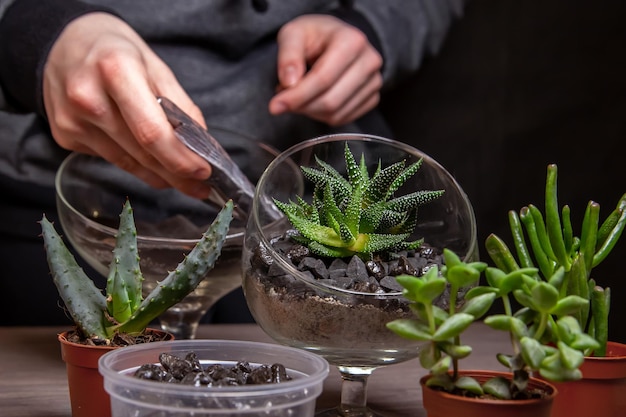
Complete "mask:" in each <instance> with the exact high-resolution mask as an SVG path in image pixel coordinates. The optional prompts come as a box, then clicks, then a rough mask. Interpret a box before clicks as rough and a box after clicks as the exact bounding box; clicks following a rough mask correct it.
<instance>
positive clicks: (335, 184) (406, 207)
mask: <svg viewBox="0 0 626 417" xmlns="http://www.w3.org/2000/svg"><path fill="white" fill-rule="evenodd" d="M344 154H345V155H344V156H345V162H346V169H347V178H346V177H344V176H343V175H342V174H340V173H339V172H338V171H337V170H336V169H335V168H333V167H332V166H330V165H329V164H328V163H326V162H324V161H322V160H321V159H319V158H317V156H316V162H317V164H318V166H319V168H310V167H301V169H302V173H303V175H304V177H305V178H306V179H308V180H309V181H311V182H312V183H313V184H314V191H313V201H312V202H311V203H308V202H306V201H305V200H304V199H302V198H301V197H298V198H297V200H296V201H289V202H281V201H278V200H276V199H274V202H275V204H276V206H277V207H278V208H279V209H280V210H281V211H282V212H283V213H285V215H286V216H287V218H288V219H289V221H290V222H291V223H292V224H293V226H294V227H295V228H296V229H297V230H298V231H299V232H300V235H297V236H293V238H294V239H295V240H298V241H299V242H300V243H302V244H304V245H306V246H308V248H309V249H310V250H311V252H312V253H314V254H317V255H319V256H325V257H331V258H341V257H347V256H352V255H355V254H357V255H359V256H360V257H362V258H364V259H369V258H371V256H372V254H373V253H376V252H382V251H387V250H399V249H416V248H417V247H419V246H420V245H421V244H422V242H423V240H422V239H419V240H416V241H410V242H409V241H407V239H408V238H409V237H410V235H411V233H412V232H413V230H414V229H415V226H416V225H417V210H418V207H420V206H422V205H424V204H426V203H428V202H430V201H432V200H434V199H436V198H439V197H440V196H441V195H442V194H443V193H444V190H432V191H431V190H424V191H417V192H413V193H410V194H406V195H402V196H398V197H395V193H396V191H398V189H399V188H400V187H401V186H402V185H403V184H404V183H405V182H406V181H407V180H408V179H409V178H410V177H411V176H413V175H414V174H415V173H416V172H417V171H418V170H419V168H420V166H421V165H422V159H420V160H418V161H417V162H415V163H413V164H411V165H409V166H407V165H406V161H404V160H403V161H399V162H396V163H395V164H392V165H390V166H388V167H384V168H383V167H382V166H381V165H380V163H379V164H378V166H377V168H376V170H375V172H373V173H372V174H371V176H370V173H369V172H368V170H367V166H366V163H365V158H364V156H363V155H362V156H361V159H360V161H359V163H357V161H356V159H355V157H354V155H353V154H352V152H351V150H350V148H349V146H348V144H347V142H346V145H345V152H344Z"/></svg>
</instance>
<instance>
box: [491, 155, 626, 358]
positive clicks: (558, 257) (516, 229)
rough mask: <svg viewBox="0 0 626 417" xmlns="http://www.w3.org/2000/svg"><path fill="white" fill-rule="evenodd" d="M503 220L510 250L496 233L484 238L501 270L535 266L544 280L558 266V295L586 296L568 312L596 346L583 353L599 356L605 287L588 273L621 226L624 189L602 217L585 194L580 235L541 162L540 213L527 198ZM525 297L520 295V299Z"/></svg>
mask: <svg viewBox="0 0 626 417" xmlns="http://www.w3.org/2000/svg"><path fill="white" fill-rule="evenodd" d="M509 225H510V229H511V234H512V238H513V241H514V247H515V254H516V255H514V254H513V252H512V251H511V250H510V249H509V247H508V246H507V245H506V243H505V242H504V241H503V240H502V239H501V238H499V237H498V236H496V235H494V234H492V235H490V236H489V237H488V238H487V242H486V248H487V252H488V254H489V256H490V257H491V259H492V260H493V261H494V262H495V264H496V265H497V266H498V267H500V268H501V269H503V270H504V271H506V272H511V271H515V270H518V269H520V268H528V267H536V268H537V273H536V274H535V278H536V279H538V280H544V281H546V280H548V279H549V277H551V276H553V274H554V273H555V272H556V271H559V270H562V271H563V274H564V277H563V281H564V284H563V285H562V286H561V288H560V290H559V292H560V295H561V296H563V295H577V296H580V297H582V298H584V299H586V300H588V305H587V306H585V307H583V308H581V309H580V310H579V311H578V312H577V313H576V314H574V315H573V317H574V318H575V319H576V320H577V322H578V325H579V326H580V327H581V328H582V329H583V330H584V331H585V332H586V333H588V334H589V335H591V336H592V337H594V338H595V339H596V340H597V341H598V342H599V344H600V346H599V347H598V348H596V349H594V350H593V351H591V350H588V351H587V352H585V353H586V354H587V355H590V354H593V355H595V356H605V354H606V343H607V340H608V320H609V310H610V298H611V289H610V288H608V287H606V288H605V287H602V286H601V285H599V284H598V283H597V282H596V280H595V278H594V277H592V270H593V268H595V267H596V266H598V265H599V264H600V263H601V262H602V261H603V260H604V259H606V257H607V256H608V254H609V253H610V252H611V251H612V249H613V248H614V246H615V244H616V242H617V241H618V239H619V238H620V236H621V234H622V232H623V231H624V227H626V194H624V195H622V197H621V198H620V199H619V201H618V203H617V206H616V207H615V209H614V210H613V211H612V212H611V213H610V214H609V215H608V216H607V217H606V218H605V220H604V221H602V222H600V205H599V204H598V203H597V202H595V201H593V200H590V201H589V202H588V204H587V207H586V210H585V213H584V217H583V221H582V225H581V227H580V230H579V233H580V235H575V231H574V230H573V226H572V222H571V213H570V207H569V206H567V205H565V206H563V207H562V208H561V209H559V204H558V198H557V166H556V164H551V165H548V168H547V175H546V186H545V211H544V213H542V212H541V211H540V209H539V208H538V207H536V206H534V205H532V204H530V205H527V206H525V207H522V209H521V210H520V211H519V214H518V213H516V212H515V211H510V212H509ZM526 239H528V242H529V243H530V246H529V245H528V244H527V243H526ZM516 256H517V257H516ZM530 301H531V300H526V299H525V300H522V302H523V303H525V304H528V303H529V302H530Z"/></svg>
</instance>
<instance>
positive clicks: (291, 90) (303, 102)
mask: <svg viewBox="0 0 626 417" xmlns="http://www.w3.org/2000/svg"><path fill="white" fill-rule="evenodd" d="M277 40H278V79H279V82H280V86H279V92H278V93H277V94H276V95H275V96H274V97H273V98H272V100H271V101H270V103H269V110H270V113H272V114H274V115H278V114H281V113H285V112H293V113H299V114H302V115H305V116H308V117H311V118H313V119H316V120H319V121H321V122H324V123H327V124H329V125H331V126H337V125H342V124H346V123H349V122H351V121H353V120H355V119H357V118H358V117H360V116H362V115H363V114H365V113H367V112H368V111H370V110H372V109H373V108H374V107H376V105H377V104H378V103H379V101H380V89H381V87H382V75H381V73H380V70H381V68H382V63H383V61H382V57H381V56H380V54H379V53H378V51H376V49H375V48H374V47H373V46H372V45H371V44H370V43H369V42H368V40H367V37H366V36H365V34H363V32H361V31H360V30H358V29H357V28H355V27H354V26H352V25H350V24H348V23H346V22H344V21H342V20H340V19H337V18H335V17H333V16H329V15H304V16H300V17H298V18H296V19H294V20H292V21H291V22H289V23H287V24H286V25H284V26H283V27H282V28H281V30H280V31H279V33H278V39H277ZM307 68H310V69H309V70H308V71H307Z"/></svg>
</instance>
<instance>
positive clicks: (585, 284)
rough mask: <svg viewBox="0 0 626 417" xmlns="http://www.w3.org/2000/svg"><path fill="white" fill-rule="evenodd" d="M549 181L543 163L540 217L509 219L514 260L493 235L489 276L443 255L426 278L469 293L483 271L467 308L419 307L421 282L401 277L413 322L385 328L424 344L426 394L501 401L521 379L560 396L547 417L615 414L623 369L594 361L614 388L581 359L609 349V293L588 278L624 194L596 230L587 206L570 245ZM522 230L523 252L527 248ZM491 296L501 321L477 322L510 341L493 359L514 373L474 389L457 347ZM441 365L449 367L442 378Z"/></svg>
mask: <svg viewBox="0 0 626 417" xmlns="http://www.w3.org/2000/svg"><path fill="white" fill-rule="evenodd" d="M556 174H557V167H556V165H554V164H551V165H549V166H548V172H547V178H546V187H545V191H546V203H545V207H546V209H545V211H546V214H545V217H544V215H543V214H542V213H541V212H540V210H539V209H538V208H537V207H535V206H533V205H529V206H527V207H524V208H522V210H521V211H520V214H519V215H518V214H517V213H516V212H514V211H511V212H509V222H510V225H511V231H512V235H513V240H514V247H515V248H516V254H517V258H518V259H519V260H520V261H519V262H518V261H517V260H516V257H515V256H514V255H513V253H512V251H511V250H510V249H509V248H508V246H507V245H506V243H505V242H504V241H503V240H502V239H501V238H499V237H498V236H496V235H494V234H492V235H490V236H488V238H487V240H486V243H485V245H486V249H487V252H488V254H489V256H490V258H491V260H492V261H493V262H494V263H495V265H496V266H495V267H491V268H487V267H486V264H481V263H476V264H470V265H466V264H463V263H461V264H459V263H458V262H457V261H456V260H454V259H453V257H450V255H448V256H447V258H446V265H445V266H444V268H443V271H442V272H443V273H442V276H441V277H438V276H436V275H433V278H432V280H434V281H435V282H438V281H441V280H450V281H451V282H452V283H456V284H454V285H460V283H461V284H464V285H471V284H473V283H477V282H478V275H479V273H480V271H481V270H484V274H485V277H486V280H487V283H488V285H487V286H483V287H476V288H473V289H471V290H470V291H469V292H468V294H467V296H466V299H468V300H469V301H468V302H467V304H466V305H465V306H464V307H462V308H461V309H460V310H459V311H456V310H454V309H452V308H451V309H450V310H449V311H443V312H442V311H440V310H438V309H433V308H432V306H431V307H426V305H427V304H428V302H429V300H428V299H427V298H424V297H425V295H423V294H420V293H419V292H418V288H420V287H421V286H426V285H425V283H423V282H421V281H420V282H417V283H416V279H417V278H414V277H413V278H410V279H409V278H405V277H403V278H399V279H398V281H399V282H400V283H401V284H402V285H403V286H404V288H405V289H404V292H405V294H406V296H407V297H408V298H410V299H412V300H413V302H414V303H415V304H414V307H413V310H414V311H415V313H416V315H417V317H416V318H415V319H412V320H402V321H395V322H392V323H389V328H390V329H392V330H393V331H395V332H396V333H398V334H401V335H403V336H404V337H407V338H414V339H421V340H425V341H428V342H429V346H430V348H429V349H425V350H424V351H423V353H422V354H421V357H420V360H421V362H422V365H423V366H425V367H426V368H427V369H430V370H431V376H430V377H427V378H425V379H424V381H423V382H425V383H426V385H427V386H436V387H438V389H440V390H444V391H445V390H449V391H452V390H455V389H459V388H462V389H463V390H465V391H468V392H473V393H474V394H472V395H481V392H482V391H486V392H487V393H488V394H490V395H495V396H496V397H498V396H501V395H499V394H498V393H499V392H506V390H504V389H503V388H505V387H506V386H507V385H508V386H509V387H510V388H512V389H513V393H514V392H516V391H517V392H520V390H521V389H523V388H524V387H525V386H526V385H525V384H526V381H534V383H537V380H533V379H532V377H533V376H535V377H537V378H539V379H543V380H544V381H545V380H550V381H552V382H554V384H555V387H556V388H557V389H558V392H559V395H557V396H556V397H555V398H554V400H553V406H552V414H547V415H552V416H559V417H560V416H565V415H567V416H578V415H580V416H587V415H601V416H615V415H617V414H616V413H617V412H618V411H617V410H620V409H621V408H622V407H621V405H623V404H624V400H623V392H624V391H623V389H624V386H625V385H626V379H625V377H624V374H623V373H622V374H621V376H620V375H619V373H620V372H624V368H625V367H626V366H625V365H623V364H622V365H620V364H619V362H620V361H622V363H623V360H624V359H623V358H622V359H618V358H615V359H613V358H611V357H610V356H606V357H598V358H597V361H598V362H600V363H601V364H602V367H603V368H604V369H606V370H609V371H610V373H611V375H612V376H617V378H616V379H617V381H615V382H609V380H610V379H609V378H610V377H609V376H600V375H599V373H600V371H597V370H594V369H592V368H591V366H590V365H592V364H593V362H595V361H596V360H595V359H594V358H595V357H594V356H588V355H592V354H595V355H598V354H601V353H602V352H603V349H604V347H605V346H608V349H607V353H608V354H609V355H610V352H612V351H613V352H615V351H616V350H617V349H616V348H615V345H616V344H612V343H610V342H608V343H607V342H606V340H607V338H606V331H607V327H608V325H607V320H608V306H609V303H608V301H609V294H610V290H609V289H603V288H601V287H599V286H598V285H597V284H596V282H595V281H594V280H593V279H592V278H590V273H591V269H592V268H593V267H595V266H597V265H598V264H599V263H600V262H601V261H602V260H603V259H605V258H606V256H607V255H608V253H609V252H610V251H611V249H612V248H613V246H614V245H615V242H616V241H617V239H618V238H619V237H620V235H621V233H622V231H623V229H624V226H625V223H626V213H625V209H626V195H625V196H623V197H622V198H621V199H620V201H619V202H618V204H617V207H616V209H615V210H614V211H613V212H612V213H611V214H610V215H609V216H608V217H607V218H606V220H605V221H604V222H602V223H600V222H599V206H598V204H597V203H595V202H593V201H591V202H589V204H588V207H587V211H586V212H585V217H584V219H583V226H582V230H581V232H580V233H581V236H580V237H577V236H574V232H573V228H572V225H571V221H570V210H569V207H567V206H565V207H564V208H563V209H562V212H561V214H559V209H558V204H557V198H556V179H557V176H556ZM561 215H562V218H563V220H562V223H561ZM522 225H523V226H522ZM524 231H526V236H527V238H528V241H529V242H530V248H529V247H528V246H527V245H526V238H525V234H524ZM449 258H450V259H449ZM535 265H537V266H535ZM455 270H458V271H460V272H455ZM433 274H434V273H433ZM464 277H465V278H464ZM435 278H436V279H435ZM463 279H464V281H463ZM434 285H435V284H429V285H428V286H426V287H427V288H432V287H433V286H434ZM437 285H441V284H440V283H439V284H437ZM427 294H428V293H427ZM509 295H512V296H513V297H514V299H515V301H516V302H517V304H518V305H521V309H520V310H519V311H518V312H517V313H514V312H513V305H514V304H513V303H512V302H511V301H512V300H511V299H510V297H509ZM495 296H499V297H501V298H502V300H503V306H504V312H505V314H504V315H493V316H489V317H487V318H486V319H485V323H487V324H488V325H490V326H492V327H494V328H497V329H503V330H507V331H509V332H510V333H511V340H512V342H513V355H499V356H498V359H499V360H500V361H501V362H502V363H503V364H504V365H506V366H507V367H509V368H510V369H511V370H512V371H513V372H512V373H511V376H512V378H510V379H509V382H505V381H504V380H503V379H502V378H499V379H495V380H492V381H499V382H498V383H497V384H495V385H493V383H492V382H489V383H485V384H481V385H480V387H479V386H478V385H477V384H476V381H473V380H471V379H466V378H464V377H463V378H461V377H460V371H458V368H457V366H458V363H457V361H458V360H459V359H461V358H462V357H465V356H466V355H468V354H469V353H470V352H471V348H470V347H468V346H463V345H461V344H460V341H459V338H460V334H461V332H462V331H463V330H465V329H466V328H467V326H469V324H470V323H471V322H473V321H474V320H476V319H478V318H479V317H480V316H481V315H483V314H485V313H486V311H487V310H488V309H489V306H490V305H491V303H492V302H493V298H494V297H495ZM479 307H480V308H479ZM439 328H443V329H445V331H446V332H445V333H444V334H443V336H442V335H441V332H442V331H443V330H438V329H439ZM438 332H439V333H438ZM586 355H587V356H586ZM622 356H623V354H622ZM596 357H597V356H596ZM448 366H450V367H451V368H452V371H451V372H450V373H448ZM529 378H530V379H529ZM588 379H592V380H593V382H592V384H591V385H592V386H591V387H588V386H586V381H587V380H588ZM502 382H505V383H504V384H502ZM520 382H521V384H520ZM494 387H497V388H494ZM578 389H581V390H580V391H579V390H578ZM570 393H574V396H575V398H571V397H570ZM432 394H433V391H432V390H431V389H429V388H426V389H425V390H424V395H428V396H431V395H432ZM507 395H512V394H507ZM429 398H430V397H429ZM456 400H457V401H460V400H459V399H458V398H457V399H456ZM424 401H425V404H426V403H427V402H428V403H429V404H430V403H432V401H431V400H430V399H429V400H428V401H427V400H426V398H425V400H424ZM620 401H621V402H620ZM482 403H483V402H482V401H481V404H482ZM569 404H573V405H574V409H572V408H571V407H568V405H569ZM500 406H501V405H500ZM481 407H482V405H481ZM515 409H516V410H517V411H516V412H518V413H519V412H520V410H521V409H522V407H521V405H520V403H516V405H515ZM565 410H567V411H565ZM434 415H437V414H434ZM507 415H508V414H507ZM521 415H526V414H521ZM528 415H536V414H533V413H531V414H528Z"/></svg>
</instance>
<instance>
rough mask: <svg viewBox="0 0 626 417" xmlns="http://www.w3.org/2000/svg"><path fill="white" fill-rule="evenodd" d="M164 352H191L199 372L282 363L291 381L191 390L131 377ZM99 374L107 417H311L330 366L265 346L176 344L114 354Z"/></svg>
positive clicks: (101, 362)
mask: <svg viewBox="0 0 626 417" xmlns="http://www.w3.org/2000/svg"><path fill="white" fill-rule="evenodd" d="M163 352H168V353H170V354H173V355H176V356H178V357H184V356H185V355H186V354H187V353H189V352H194V353H195V354H196V355H197V356H198V359H199V360H200V362H201V364H202V365H203V366H204V367H206V365H207V364H210V363H220V364H225V365H234V364H235V363H237V362H238V361H248V362H249V363H250V364H251V365H261V364H267V365H272V364H274V363H281V364H283V365H284V366H285V367H286V368H287V372H288V374H289V375H290V376H291V377H292V378H293V379H292V380H290V381H286V382H281V383H277V384H263V385H243V386H227V387H206V386H199V387H195V386H190V385H182V384H175V383H165V382H156V381H148V380H142V379H138V378H136V377H134V376H132V373H133V372H134V371H135V370H136V369H137V368H138V367H139V366H141V365H143V364H146V363H158V362H159V355H160V354H161V353H163ZM98 368H99V370H100V373H101V374H102V375H103V377H104V388H105V390H106V391H107V392H108V393H109V395H110V397H111V417H128V416H133V417H148V416H150V417H173V416H176V417H183V416H194V417H212V416H224V415H237V416H245V417H255V416H276V417H279V416H285V417H286V416H298V417H307V416H311V417H312V416H313V415H314V414H315V400H316V398H317V397H318V396H319V395H320V394H321V392H322V386H323V382H324V379H325V378H326V376H327V375H328V369H329V365H328V362H327V361H326V360H325V359H323V358H322V357H320V356H318V355H315V354H313V353H310V352H306V351H304V350H301V349H296V348H291V347H285V346H281V345H275V344H269V343H258V342H247V341H234V340H175V341H168V342H155V343H148V344H143V345H135V346H129V347H125V348H123V349H116V350H114V351H112V352H109V353H107V354H105V355H104V356H102V358H100V360H99V363H98Z"/></svg>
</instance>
